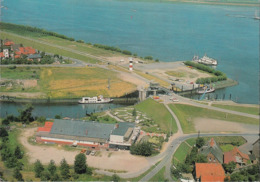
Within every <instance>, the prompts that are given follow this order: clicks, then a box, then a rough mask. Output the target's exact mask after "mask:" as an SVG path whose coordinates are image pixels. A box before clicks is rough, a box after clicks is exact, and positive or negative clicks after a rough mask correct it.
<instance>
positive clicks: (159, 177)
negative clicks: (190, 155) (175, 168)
mask: <svg viewBox="0 0 260 182" xmlns="http://www.w3.org/2000/svg"><path fill="white" fill-rule="evenodd" d="M165 169H166V168H165V166H164V167H163V168H162V169H161V170H160V171H159V172H158V173H156V174H155V175H154V176H153V177H152V178H151V179H150V180H149V181H165V178H164V173H165Z"/></svg>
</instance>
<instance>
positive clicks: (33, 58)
mask: <svg viewBox="0 0 260 182" xmlns="http://www.w3.org/2000/svg"><path fill="white" fill-rule="evenodd" d="M41 58H42V56H41V54H30V55H29V56H28V57H27V59H28V60H37V61H38V62H40V61H41Z"/></svg>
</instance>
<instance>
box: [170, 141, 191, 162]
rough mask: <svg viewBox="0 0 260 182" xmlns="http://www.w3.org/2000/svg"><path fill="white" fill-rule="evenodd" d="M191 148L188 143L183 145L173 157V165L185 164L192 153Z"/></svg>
mask: <svg viewBox="0 0 260 182" xmlns="http://www.w3.org/2000/svg"><path fill="white" fill-rule="evenodd" d="M190 151H191V147H190V146H188V145H187V144H186V143H184V142H183V143H181V145H180V146H179V147H178V149H177V150H176V152H175V153H174V155H173V164H174V165H177V164H178V163H183V162H184V161H185V158H186V156H187V154H188V153H190Z"/></svg>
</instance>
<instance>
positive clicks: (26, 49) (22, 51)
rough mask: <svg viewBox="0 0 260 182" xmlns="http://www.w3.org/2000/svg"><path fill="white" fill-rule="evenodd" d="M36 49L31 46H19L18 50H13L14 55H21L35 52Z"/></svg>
mask: <svg viewBox="0 0 260 182" xmlns="http://www.w3.org/2000/svg"><path fill="white" fill-rule="evenodd" d="M35 53H36V51H35V49H33V48H32V47H19V51H17V52H15V54H16V55H21V54H25V55H28V54H35Z"/></svg>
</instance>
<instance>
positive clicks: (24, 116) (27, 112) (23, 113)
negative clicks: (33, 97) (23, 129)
mask: <svg viewBox="0 0 260 182" xmlns="http://www.w3.org/2000/svg"><path fill="white" fill-rule="evenodd" d="M32 111H33V106H32V105H31V104H27V105H26V107H25V109H23V110H19V112H20V116H19V117H18V119H19V120H20V121H21V122H23V123H29V122H31V121H33V117H32Z"/></svg>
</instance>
